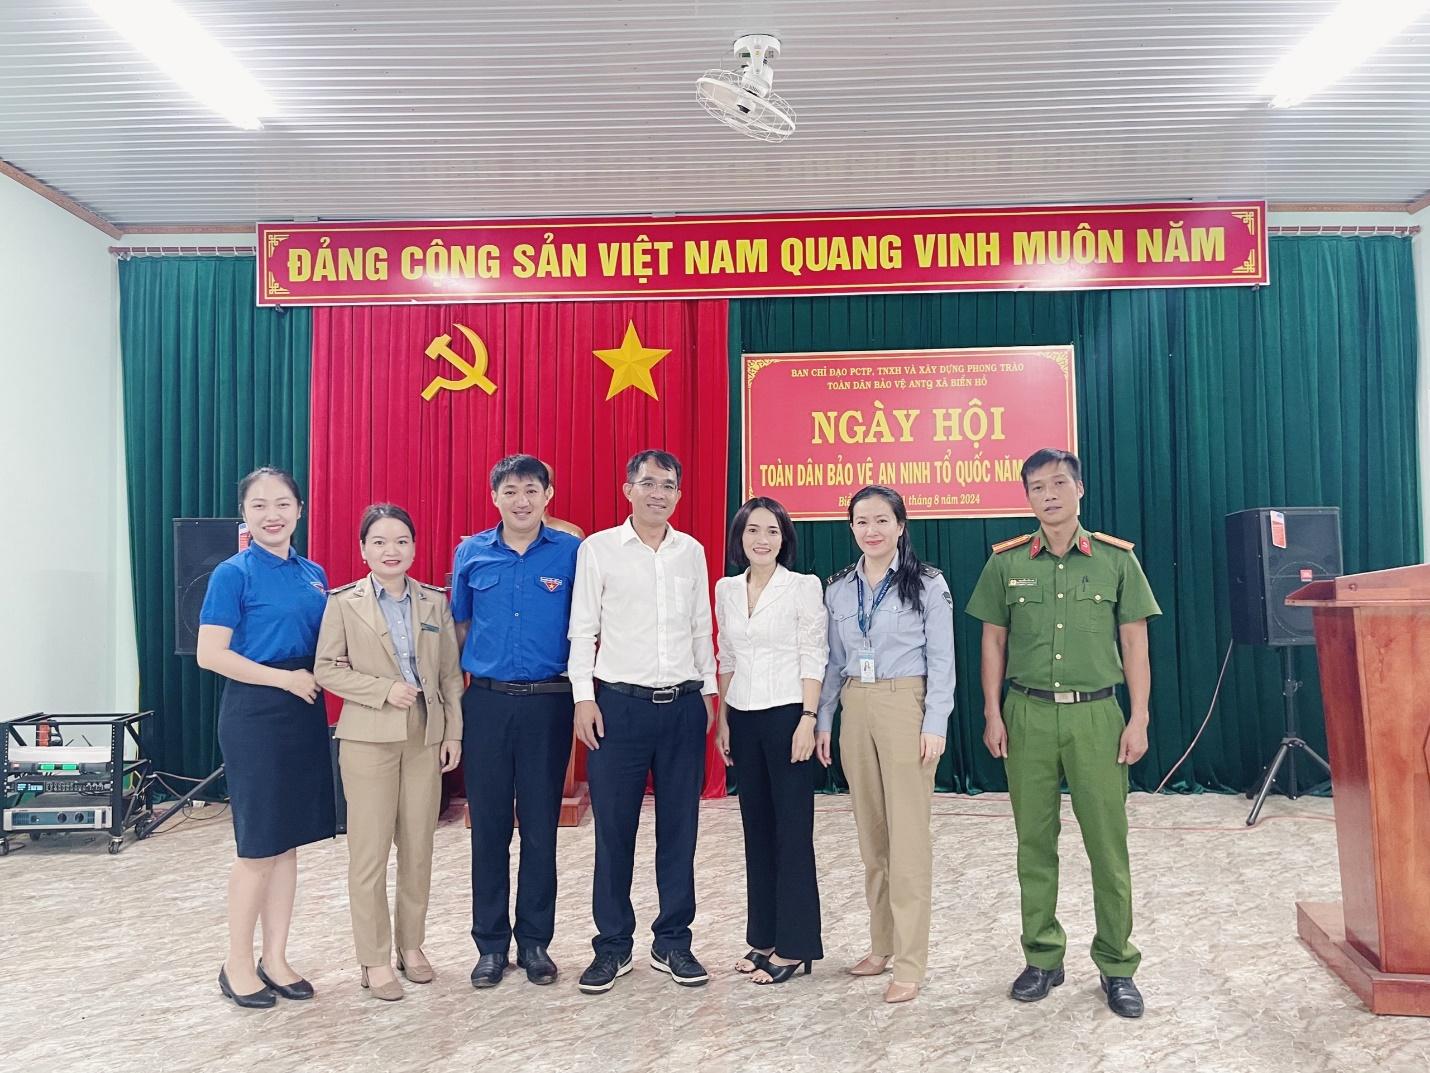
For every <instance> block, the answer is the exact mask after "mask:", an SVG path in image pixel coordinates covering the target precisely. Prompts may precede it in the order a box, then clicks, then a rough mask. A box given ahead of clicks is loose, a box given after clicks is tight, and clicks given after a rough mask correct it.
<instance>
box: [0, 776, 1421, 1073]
mask: <svg viewBox="0 0 1430 1073" xmlns="http://www.w3.org/2000/svg"><path fill="white" fill-rule="evenodd" d="M818 807H819V813H818V818H817V825H816V831H817V842H818V853H819V863H820V874H821V883H822V895H823V909H824V919H825V947H826V950H827V952H828V957H827V959H826V960H825V961H824V962H823V963H821V964H819V965H817V966H816V968H815V972H814V975H813V976H812V977H809V978H798V977H797V978H796V979H795V980H794V981H792V982H790V983H789V984H786V985H784V986H783V987H779V988H758V987H755V986H754V985H752V984H751V983H749V981H747V980H746V979H744V978H742V977H739V976H737V975H735V974H734V973H733V972H732V971H730V970H729V966H730V965H731V963H732V962H733V960H734V959H735V958H736V957H737V956H738V955H739V954H740V953H742V952H743V950H744V942H743V939H744V926H743V911H744V904H743V903H744V866H743V856H742V848H741V835H740V822H739V816H738V812H737V808H738V806H737V805H736V803H735V802H734V801H733V800H731V801H728V802H715V803H709V804H707V805H706V807H705V809H704V812H703V815H702V830H701V840H700V851H699V860H698V876H699V894H700V913H699V916H698V918H697V920H696V924H695V933H696V940H695V952H696V953H697V955H699V956H700V957H701V958H702V959H703V960H704V961H705V963H706V965H707V967H708V968H710V969H711V970H712V973H713V978H712V980H711V982H710V984H709V986H707V987H704V988H699V989H682V988H678V987H676V986H674V985H673V984H671V983H670V981H669V979H668V978H667V977H665V976H663V975H660V974H657V973H655V972H652V971H650V970H649V969H647V968H646V967H645V960H644V957H643V956H642V955H643V954H644V952H645V945H646V940H647V939H648V937H649V932H648V931H645V932H644V935H642V934H640V933H638V934H637V955H638V957H637V968H636V971H635V972H634V973H632V974H631V975H629V976H626V977H624V978H622V979H621V980H620V981H619V983H618V984H617V987H616V988H615V990H614V991H612V992H611V993H610V994H608V995H605V996H595V997H592V996H586V995H582V994H581V993H579V992H578V991H577V990H576V987H575V978H576V976H577V975H579V973H580V971H581V969H582V968H583V967H584V966H585V963H586V962H587V960H588V959H589V957H590V947H589V940H590V936H591V933H592V927H591V922H590V912H589V905H590V876H591V868H592V856H593V842H592V830H591V824H590V820H589V819H588V820H587V821H586V823H585V825H584V826H582V827H580V828H575V829H569V830H564V831H562V833H561V850H560V854H561V856H560V860H561V878H562V888H561V895H560V903H559V906H558V934H557V937H556V940H555V942H554V943H553V944H552V948H551V952H552V955H553V957H555V959H556V960H557V962H558V963H559V964H560V965H561V967H562V969H563V971H564V974H563V977H562V979H561V981H560V982H559V983H558V984H557V985H556V986H554V987H549V988H536V987H533V986H531V985H530V984H528V983H527V982H526V981H525V978H524V977H523V976H519V975H510V976H508V977H507V980H506V982H504V983H503V984H502V986H501V987H499V988H497V989H495V990H493V991H484V992H474V991H473V990H472V989H471V987H470V986H469V985H468V983H467V973H468V971H469V970H470V968H471V965H472V962H473V960H474V952H473V948H472V945H471V941H470V939H469V937H468V935H467V927H468V923H467V912H468V862H469V855H468V852H467V848H466V832H465V830H464V829H463V827H462V825H461V822H460V820H459V819H457V818H455V816H456V815H458V814H459V813H457V812H456V811H455V810H454V814H453V815H452V816H449V818H448V819H447V820H446V821H445V822H444V824H443V825H442V826H441V827H440V828H439V830H438V832H437V874H436V876H435V878H434V884H433V888H434V889H433V899H432V909H431V914H430V918H429V939H428V942H427V946H426V950H427V952H428V954H429V956H430V957H431V958H432V961H433V962H434V964H435V965H436V966H437V970H438V974H439V975H438V979H437V982H436V983H434V984H431V985H428V986H425V987H416V986H412V985H408V987H407V990H408V996H407V998H406V1000H405V1001H403V1002H399V1003H395V1004H391V1005H389V1004H384V1003H378V1002H375V1001H373V1000H371V999H368V998H365V997H364V996H363V995H362V994H361V993H360V992H359V990H358V987H357V971H356V969H355V968H354V967H353V957H352V950H351V942H350V936H349V932H348V919H347V913H346V891H345V885H344V884H345V874H344V873H345V866H346V853H345V850H344V847H343V845H342V840H341V839H339V840H338V841H337V842H335V843H332V844H326V845H321V846H316V847H310V848H308V849H306V850H303V851H300V865H299V870H300V889H299V905H298V914H297V919H296V921H295V923H294V928H293V939H292V944H291V948H290V957H291V960H292V961H293V963H294V964H295V965H296V966H297V967H298V968H299V969H300V970H301V971H304V972H306V973H307V974H308V975H309V977H310V978H311V979H312V980H313V982H314V984H315V985H316V986H317V988H318V997H317V999H316V1000H315V1001H313V1002H311V1003H307V1004H293V1003H282V1004H280V1006H279V1008H277V1009H276V1010H272V1011H263V1012H247V1011H240V1010H238V1009H236V1008H234V1007H233V1006H232V1005H230V1004H228V1003H226V1002H224V1001H223V1000H222V999H221V998H220V996H219V993H218V988H217V986H216V984H215V976H216V973H217V971H218V967H219V962H220V960H221V958H222V956H223V950H224V923H223V921H224V917H223V897H224V884H225V880H226V876H227V868H228V861H229V857H230V854H231V852H232V835H231V832H230V830H229V827H228V821H227V819H226V817H219V818H217V819H213V820H209V821H199V820H194V821H190V822H188V823H185V824H183V825H181V826H179V827H178V828H176V829H174V830H173V831H172V832H169V833H164V834H161V835H159V836H157V837H155V838H154V839H152V840H149V841H146V842H142V843H137V844H131V845H129V846H128V847H127V848H126V849H125V851H124V852H123V853H122V854H120V855H119V856H117V857H111V856H108V855H107V854H106V853H105V852H104V840H103V839H99V838H94V839H90V838H87V837H76V838H68V839H66V838H53V837H52V838H49V839H46V840H44V841H41V842H39V843H33V844H32V843H23V844H21V846H20V848H19V849H18V850H17V852H14V853H12V854H11V855H10V856H9V857H7V858H5V859H3V860H0V1069H3V1070H5V1071H6V1073H9V1071H11V1070H15V1071H25V1073H49V1071H54V1073H101V1071H102V1073H113V1071H123V1073H128V1071H137V1070H147V1069H155V1070H159V1069H162V1070H165V1071H189V1070H194V1071H198V1070H203V1071H214V1073H219V1071H222V1073H235V1071H242V1073H249V1071H260V1070H262V1071H273V1073H282V1071H287V1070H304V1071H311V1073H324V1071H330V1070H331V1071H339V1070H354V1071H358V1070H360V1071H364V1073H368V1071H384V1073H401V1071H405V1070H463V1071H470V1070H473V1069H476V1068H479V1064H480V1067H482V1068H486V1069H491V1070H497V1071H501V1070H523V1071H528V1073H545V1071H547V1070H551V1071H556V1070H561V1071H564V1073H570V1071H578V1073H597V1071H599V1073H605V1071H625V1070H661V1071H663V1070H681V1071H687V1070H691V1071H693V1070H699V1071H701V1073H724V1071H731V1073H733V1071H736V1070H741V1071H743V1070H771V1071H772V1070H786V1069H789V1070H800V1071H804V1073H810V1071H819V1070H830V1071H835V1070H838V1071H840V1073H845V1071H848V1073H855V1071H860V1070H866V1069H867V1070H875V1069H877V1070H880V1071H883V1073H888V1071H902V1070H915V1069H929V1070H990V1071H993V1070H997V1071H1004V1070H1008V1071H1018V1073H1024V1071H1027V1073H1035V1071H1036V1073H1044V1071H1047V1073H1082V1071H1093V1070H1108V1071H1116V1073H1136V1071H1141V1070H1147V1071H1152V1070H1155V1071H1157V1073H1182V1071H1186V1073H1192V1071H1196V1073H1220V1071H1237V1073H1241V1071H1246V1073H1251V1071H1262V1070H1264V1071H1269V1073H1312V1071H1322V1070H1325V1071H1335V1073H1355V1071H1359V1070H1365V1071H1371V1070H1375V1071H1383V1073H1425V1071H1426V1070H1430V1019H1426V1020H1419V1019H1406V1018H1377V1017H1373V1016H1371V1015H1370V1014H1369V1013H1367V1012H1366V1011H1365V1009H1364V1008H1363V1007H1362V1005H1361V1004H1360V1002H1359V1001H1358V1000H1357V999H1356V998H1355V996H1354V995H1353V994H1351V993H1350V992H1349V991H1348V990H1347V989H1345V988H1344V987H1343V986H1342V985H1341V984H1340V982H1339V981H1338V980H1336V979H1335V978H1334V977H1333V976H1331V975H1330V973H1328V972H1327V971H1326V970H1325V969H1324V968H1322V966H1321V965H1320V964H1319V963H1318V962H1316V961H1315V959H1314V958H1312V956H1311V955H1310V953H1309V952H1308V951H1307V950H1306V949H1305V948H1303V947H1302V946H1301V944H1300V943H1299V942H1298V941H1297V939H1296V931H1295V907H1294V903H1295V902H1296V901H1297V900H1298V899H1310V900H1335V899H1336V898H1337V897H1338V880H1337V873H1336V850H1335V838H1334V829H1333V826H1332V824H1331V822H1330V817H1331V803H1330V802H1329V801H1322V800H1309V799H1303V800H1300V801H1295V802H1289V801H1286V800H1284V799H1282V798H1273V799H1272V801H1271V803H1270V804H1269V805H1268V807H1267V810H1266V816H1265V819H1264V820H1263V822H1262V823H1261V824H1260V825H1259V826H1258V827H1256V828H1255V829H1251V830H1248V829H1246V828H1245V827H1244V826H1243V822H1242V821H1243V819H1244V816H1245V812H1246V802H1245V801H1244V800H1243V799H1241V798H1227V797H1215V796H1204V797H1193V798H1152V797H1149V796H1147V795H1134V796H1133V798H1132V802H1131V814H1132V822H1133V825H1134V831H1133V836H1132V857H1133V871H1134V884H1135V889H1136V899H1137V910H1138V926H1137V931H1136V934H1135V936H1134V938H1135V940H1136V942H1137V943H1138V945H1139V946H1140V947H1141V948H1142V950H1143V952H1144V955H1145V960H1144V962H1143V967H1142V971H1141V973H1140V974H1139V976H1138V980H1139V983H1140V984H1141V986H1142V989H1143V991H1144V993H1145V995H1146V997H1147V1002H1148V1007H1149V1009H1148V1014H1147V1016H1146V1017H1145V1018H1144V1019H1143V1020H1142V1021H1140V1022H1127V1021H1122V1020H1119V1019H1118V1018H1116V1017H1115V1016H1113V1015H1112V1013H1111V1012H1110V1011H1108V1010H1107V1009H1106V1007H1105V1006H1104V1005H1103V1004H1102V1001H1101V996H1100V993H1099V992H1098V988H1097V973H1096V970H1095V969H1094V968H1093V966H1092V964H1091V963H1090V962H1089V961H1088V960H1087V957H1086V950H1087V946H1088V943H1089V942H1090V940H1091V922H1092V907H1091V900H1090V894H1089V887H1088V880H1087V869H1086V865H1085V863H1084V861H1083V858H1082V854H1081V850H1080V847H1079V844H1078V840H1077V827H1076V824H1075V823H1074V822H1073V820H1072V816H1071V813H1070V811H1068V814H1067V822H1066V825H1065V828H1064V835H1063V837H1064V850H1065V852H1064V868H1063V876H1064V880H1063V897H1062V903H1061V917H1062V920H1063V922H1064V924H1065V926H1067V929H1068V931H1069V934H1070V935H1071V937H1072V948H1071V950H1070V955H1069V959H1068V983H1067V985H1066V986H1064V987H1062V988H1059V989H1058V990H1057V991H1055V992H1053V994H1052V996H1051V997H1050V998H1049V999H1047V1000H1046V1001H1044V1002H1042V1003H1039V1004H1036V1005H1029V1006H1023V1005H1018V1004H1016V1003H1013V1002H1010V1001H1009V1000H1008V999H1007V998H1006V997H1005V992H1006V989H1007V986H1008V984H1009V982H1010V981H1011V979H1012V977H1013V976H1014V975H1015V974H1016V972H1017V971H1018V969H1019V968H1020V967H1021V964H1022V961H1021V958H1020V956H1019V951H1018V943H1017V934H1018V905H1017V884H1016V881H1015V877H1014V872H1013V853H1014V844H1013V829H1012V820H1011V818H1010V816H1009V813H1008V805H1007V801H1006V799H1004V798H1001V797H999V796H997V795H984V796H982V797H977V798H966V797H952V796H940V797H937V798H936V799H935V801H934V812H935V816H934V820H933V823H934V830H935V884H936V890H935V903H936V904H935V909H934V925H933V927H934V936H933V958H932V964H931V972H930V977H929V980H928V982H927V985H926V989H925V991H924V993H923V995H922V996H921V997H920V998H919V999H918V1001H916V1002H914V1003H911V1004H909V1005H906V1006H899V1007H889V1006H885V1005H884V1004H883V1003H882V1002H881V1001H880V996H881V993H882V988H883V982H882V981H870V980H857V979H854V978H852V977H849V976H847V975H845V974H844V973H843V971H842V969H843V966H844V965H846V964H847V963H849V962H851V961H853V960H854V959H856V958H857V957H859V956H860V955H861V954H863V953H864V950H865V941H866V919H865V911H864V905H863V897H862V873H861V870H860V866H859V859H858V851H857V848H856V843H855V834H854V821H853V816H852V814H851V813H850V811H849V808H848V801H847V799H841V798H837V797H835V798H821V799H820V802H819V806H818ZM644 821H645V822H644V826H643V828H642V835H641V848H640V856H639V858H638V860H639V862H640V864H639V867H638V871H637V876H636V898H637V914H638V919H639V921H640V927H641V928H642V929H647V928H648V927H649V924H650V921H651V919H652V918H653V916H654V911H655V907H654V884H653V881H652V866H651V849H652V846H651V828H652V824H651V822H650V821H651V815H650V812H649V803H648V804H647V813H646V815H645V817H644Z"/></svg>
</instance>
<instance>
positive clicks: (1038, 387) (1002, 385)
mask: <svg viewBox="0 0 1430 1073" xmlns="http://www.w3.org/2000/svg"><path fill="white" fill-rule="evenodd" d="M741 400H742V406H741V422H742V425H743V429H744V431H743V451H742V457H743V465H744V485H745V495H746V497H747V498H748V497H749V496H757V495H764V496H771V497H773V498H774V499H777V500H779V501H780V502H781V503H783V504H784V506H785V507H786V509H788V510H789V513H790V516H791V517H793V518H797V519H802V520H819V519H838V520H841V521H842V520H843V519H844V518H845V517H846V516H847V514H846V511H847V508H848V506H849V500H850V497H851V496H852V495H853V494H854V493H855V492H856V491H858V490H859V489H860V488H862V487H863V486H865V485H867V484H885V485H889V486H891V487H894V488H897V489H898V490H899V491H900V492H901V493H902V494H903V496H904V501H905V503H906V504H907V505H908V509H909V515H910V516H911V517H915V518H996V517H1005V516H1010V515H1026V514H1028V513H1029V511H1028V503H1027V499H1026V498H1025V496H1024V493H1023V481H1022V467H1023V459H1025V458H1027V457H1028V455H1030V454H1032V453H1033V452H1034V451H1036V450H1038V449H1039V448H1041V447H1056V448H1060V449H1062V450H1072V451H1075V450H1076V449H1077V405H1076V396H1075V391H1074V382H1073V348H1072V347H1071V346H1031V347H990V348H982V349H976V350H890V351H866V352H855V353H850V352H839V353H832V354H746V355H745V356H744V360H743V365H742V385H741Z"/></svg>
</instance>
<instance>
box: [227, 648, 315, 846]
mask: <svg viewBox="0 0 1430 1073" xmlns="http://www.w3.org/2000/svg"><path fill="white" fill-rule="evenodd" d="M269 666H272V667H277V668H279V669H281V670H290V671H291V670H298V669H300V668H302V669H304V670H311V669H312V666H313V661H312V660H311V659H309V660H285V661H283V662H280V663H272V664H269ZM218 743H219V748H220V749H222V750H223V764H224V777H225V779H226V780H227V782H228V797H229V808H230V810H231V811H232V812H233V833H234V837H235V839H236V840H237V842H238V855H239V856H240V857H253V858H259V857H276V856H278V854H280V853H286V852H287V851H288V850H290V849H293V848H294V847H296V846H305V845H307V844H308V843H309V842H318V841H320V840H322V839H324V838H333V837H335V836H336V834H337V813H336V809H335V806H334V802H333V768H332V760H331V759H330V753H329V746H328V718H327V709H326V708H325V707H324V705H323V701H322V697H321V695H320V696H319V698H318V700H316V701H315V702H314V703H312V704H309V703H308V702H307V701H305V700H303V699H302V698H301V697H297V696H294V695H293V694H292V693H289V692H288V691H286V690H283V689H277V688H275V687H273V686H254V685H248V684H247V683H246V682H234V681H230V682H228V684H227V685H226V686H225V687H224V691H223V700H222V701H221V702H220V704H219V712H218Z"/></svg>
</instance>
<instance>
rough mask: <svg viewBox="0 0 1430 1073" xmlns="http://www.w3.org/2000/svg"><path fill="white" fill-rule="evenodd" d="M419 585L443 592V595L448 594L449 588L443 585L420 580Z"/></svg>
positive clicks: (428, 589) (429, 590) (430, 590)
mask: <svg viewBox="0 0 1430 1073" xmlns="http://www.w3.org/2000/svg"><path fill="white" fill-rule="evenodd" d="M417 585H418V587H419V588H423V589H426V590H427V591H428V592H437V593H441V594H442V595H443V596H446V595H447V590H446V589H444V588H443V587H442V586H441V585H429V584H427V582H425V581H419V582H418V583H417Z"/></svg>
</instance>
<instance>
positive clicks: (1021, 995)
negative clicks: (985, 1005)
mask: <svg viewBox="0 0 1430 1073" xmlns="http://www.w3.org/2000/svg"><path fill="white" fill-rule="evenodd" d="M1064 979H1065V977H1064V975H1063V967H1062V966H1061V965H1059V966H1058V967H1057V968H1056V969H1040V968H1038V967H1037V966H1036V965H1029V966H1027V967H1026V968H1024V969H1023V971H1022V972H1020V973H1019V974H1018V978H1017V979H1016V980H1014V981H1013V987H1012V989H1011V990H1010V991H1009V992H1008V994H1009V995H1010V996H1011V997H1013V998H1015V999H1017V1000H1018V1001H1019V1002H1037V1001H1038V1000H1039V999H1042V998H1047V997H1048V992H1049V991H1051V990H1052V989H1053V988H1055V987H1057V986H1059V985H1060V984H1061V983H1062V982H1063V980H1064Z"/></svg>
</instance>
